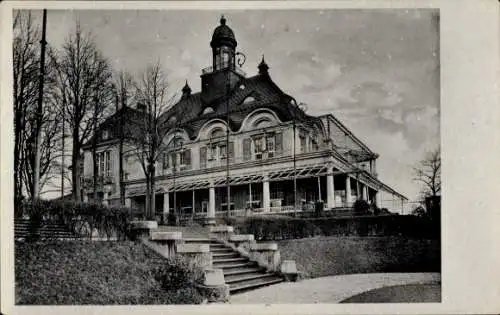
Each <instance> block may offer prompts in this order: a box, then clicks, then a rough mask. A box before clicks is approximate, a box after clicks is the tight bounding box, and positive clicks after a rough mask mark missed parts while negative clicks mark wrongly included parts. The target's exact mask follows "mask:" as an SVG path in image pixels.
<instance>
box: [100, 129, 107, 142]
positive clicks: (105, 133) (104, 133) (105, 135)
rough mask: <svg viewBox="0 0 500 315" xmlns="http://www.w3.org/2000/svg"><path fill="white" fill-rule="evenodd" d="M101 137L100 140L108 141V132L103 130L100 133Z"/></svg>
mask: <svg viewBox="0 0 500 315" xmlns="http://www.w3.org/2000/svg"><path fill="white" fill-rule="evenodd" d="M101 137H102V140H106V139H108V137H109V133H108V131H107V130H104V131H103V132H102V136H101Z"/></svg>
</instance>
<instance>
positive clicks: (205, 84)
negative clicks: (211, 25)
mask: <svg viewBox="0 0 500 315" xmlns="http://www.w3.org/2000/svg"><path fill="white" fill-rule="evenodd" d="M226 22H227V20H226V18H225V17H224V16H222V17H221V19H220V25H218V26H217V27H216V28H215V30H214V32H213V35H212V40H211V41H210V47H211V48H212V66H211V67H208V68H205V69H203V70H202V74H201V99H202V101H203V102H204V103H205V104H208V103H211V102H213V101H214V100H216V99H219V98H221V97H224V96H225V95H228V94H229V90H230V89H233V88H234V87H235V86H236V84H237V83H238V82H240V81H241V79H243V78H244V73H243V71H241V69H239V68H237V67H236V61H235V59H236V46H237V42H236V37H235V36H234V32H233V30H232V29H231V28H230V27H229V26H227V24H226Z"/></svg>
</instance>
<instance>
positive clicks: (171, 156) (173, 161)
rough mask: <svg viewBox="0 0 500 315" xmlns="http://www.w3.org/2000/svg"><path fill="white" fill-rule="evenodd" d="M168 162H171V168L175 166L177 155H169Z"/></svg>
mask: <svg viewBox="0 0 500 315" xmlns="http://www.w3.org/2000/svg"><path fill="white" fill-rule="evenodd" d="M170 160H171V162H172V167H176V166H177V153H175V152H174V153H170Z"/></svg>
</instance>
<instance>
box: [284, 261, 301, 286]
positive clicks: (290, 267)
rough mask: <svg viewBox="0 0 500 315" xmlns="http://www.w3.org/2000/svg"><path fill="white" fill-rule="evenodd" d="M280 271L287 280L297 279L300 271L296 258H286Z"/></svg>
mask: <svg viewBox="0 0 500 315" xmlns="http://www.w3.org/2000/svg"><path fill="white" fill-rule="evenodd" d="M280 271H281V274H282V275H284V276H285V279H286V280H287V281H297V278H298V271H297V265H296V264H295V260H284V261H283V262H282V263H281V266H280Z"/></svg>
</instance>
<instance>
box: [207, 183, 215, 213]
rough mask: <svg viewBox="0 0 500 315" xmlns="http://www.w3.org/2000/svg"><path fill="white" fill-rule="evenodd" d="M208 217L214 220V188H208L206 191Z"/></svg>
mask: <svg viewBox="0 0 500 315" xmlns="http://www.w3.org/2000/svg"><path fill="white" fill-rule="evenodd" d="M208 217H209V218H212V219H213V218H215V187H214V186H210V188H209V189H208Z"/></svg>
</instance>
